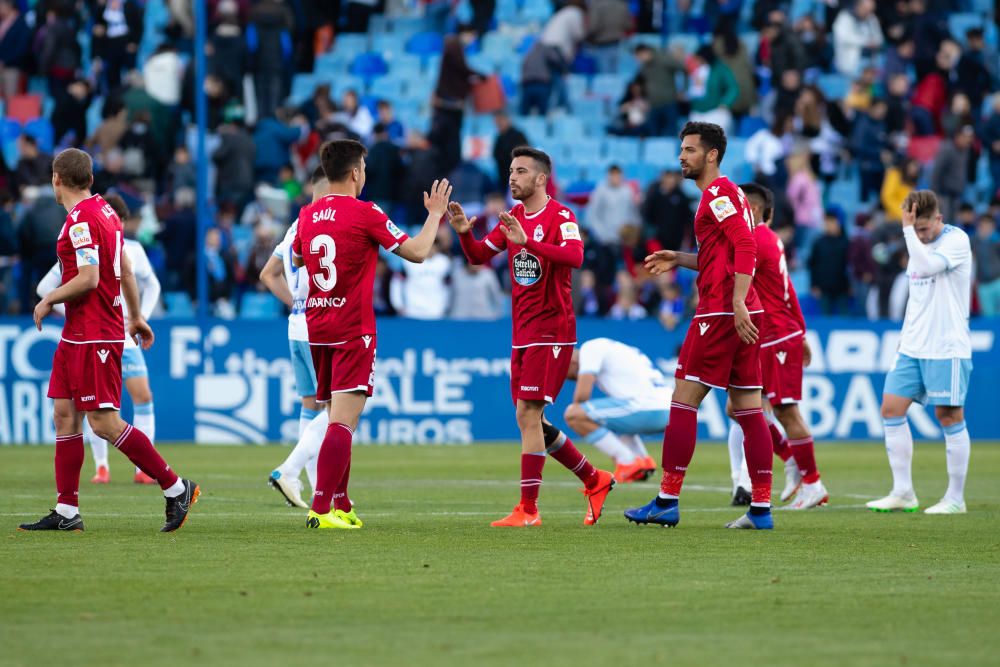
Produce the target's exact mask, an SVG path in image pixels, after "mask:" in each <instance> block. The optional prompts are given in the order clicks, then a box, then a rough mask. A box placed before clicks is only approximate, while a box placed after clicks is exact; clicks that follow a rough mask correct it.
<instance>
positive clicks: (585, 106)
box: [570, 95, 618, 127]
mask: <svg viewBox="0 0 1000 667" xmlns="http://www.w3.org/2000/svg"><path fill="white" fill-rule="evenodd" d="M570 99H572V100H573V115H574V116H576V117H577V118H579V119H581V120H583V121H584V122H587V121H590V120H593V119H597V120H598V121H600V123H601V127H603V126H605V125H607V123H608V120H609V118H608V112H607V109H608V108H614V107H615V105H616V103H617V102H618V100H612V101H611V102H610V103H609V102H607V101H606V100H605V99H604V98H601V97H589V96H588V97H581V98H575V99H574V98H573V96H572V95H570Z"/></svg>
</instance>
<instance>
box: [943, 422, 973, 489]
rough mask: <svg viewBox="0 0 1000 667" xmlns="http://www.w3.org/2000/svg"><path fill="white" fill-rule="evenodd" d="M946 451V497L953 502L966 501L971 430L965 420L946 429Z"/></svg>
mask: <svg viewBox="0 0 1000 667" xmlns="http://www.w3.org/2000/svg"><path fill="white" fill-rule="evenodd" d="M944 445H945V453H946V456H947V459H948V491H947V492H946V493H945V494H944V497H945V498H947V499H948V500H950V501H952V502H953V503H963V502H965V476H966V474H967V473H968V472H969V451H970V450H971V448H972V447H971V443H970V442H969V430H968V429H967V428H966V427H965V422H964V421H962V422H959V423H958V424H955V425H954V426H949V427H947V428H946V429H944Z"/></svg>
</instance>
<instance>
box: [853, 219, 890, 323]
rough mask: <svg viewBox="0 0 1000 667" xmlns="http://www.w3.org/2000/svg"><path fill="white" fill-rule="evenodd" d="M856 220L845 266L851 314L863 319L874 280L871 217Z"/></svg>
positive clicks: (874, 268)
mask: <svg viewBox="0 0 1000 667" xmlns="http://www.w3.org/2000/svg"><path fill="white" fill-rule="evenodd" d="M900 208H902V204H901V205H900ZM858 218H859V219H858V220H857V222H855V224H854V231H853V232H852V234H851V240H850V242H849V243H848V245H847V266H848V272H849V274H850V279H851V295H852V296H853V297H854V300H853V304H854V308H853V310H852V312H851V314H852V315H855V316H858V317H863V316H865V314H866V312H867V307H868V293H869V292H870V291H871V288H872V283H873V282H874V280H875V271H876V267H875V260H874V259H872V234H871V230H870V229H869V227H870V225H871V217H870V216H859V217H858ZM872 319H875V318H874V317H873V318H872Z"/></svg>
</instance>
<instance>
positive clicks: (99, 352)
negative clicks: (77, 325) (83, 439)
mask: <svg viewBox="0 0 1000 667" xmlns="http://www.w3.org/2000/svg"><path fill="white" fill-rule="evenodd" d="M124 347H125V343H67V342H66V341H64V340H61V341H59V345H58V347H56V354H55V356H54V357H52V377H51V378H50V379H49V394H48V396H49V398H69V399H72V400H73V405H75V406H76V410H77V412H90V411H92V410H100V409H103V408H113V409H115V410H120V409H121V403H122V349H123V348H124Z"/></svg>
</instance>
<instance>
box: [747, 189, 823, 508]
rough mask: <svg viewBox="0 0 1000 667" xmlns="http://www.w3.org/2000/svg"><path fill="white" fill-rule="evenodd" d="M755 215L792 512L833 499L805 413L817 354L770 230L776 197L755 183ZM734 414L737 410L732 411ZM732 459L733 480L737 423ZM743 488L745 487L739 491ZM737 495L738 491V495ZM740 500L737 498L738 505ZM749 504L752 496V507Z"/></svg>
mask: <svg viewBox="0 0 1000 667" xmlns="http://www.w3.org/2000/svg"><path fill="white" fill-rule="evenodd" d="M740 189H742V190H743V193H744V194H745V195H746V196H747V201H748V202H749V203H750V210H751V211H752V212H753V216H754V220H755V221H757V224H756V225H755V226H754V230H753V233H754V238H755V239H756V241H757V269H756V272H755V273H754V277H753V285H754V289H755V290H757V295H758V296H759V297H760V300H761V303H762V304H763V306H764V320H763V326H762V327H761V333H760V339H761V343H760V371H761V379H762V380H763V381H764V397H765V398H766V399H767V400H768V401H770V403H771V406H772V407H773V409H774V414H773V417H772V415H771V413H770V412H765V414H766V415H767V416H768V417H769V421H770V424H769V425H768V428H769V429H770V432H771V443H772V445H773V447H774V453H775V455H777V456H778V457H779V458H781V460H782V461H784V463H785V490H784V491H782V493H781V500H782V501H783V502H787V501H788V500H790V499H791V498H792V495H793V494H795V493H796V491H798V495H797V496H795V500H794V501H793V502H792V504H791V505H789V506H788V508H789V509H793V510H804V509H809V508H811V507H816V506H818V505H823V504H825V503H826V502H827V501H828V500H829V496H828V494H827V491H826V488H825V487H824V486H823V482H821V481H820V479H819V470H818V469H817V467H816V454H815V451H814V447H813V439H812V434H811V433H810V432H809V427H808V426H806V423H805V420H804V419H802V413H800V412H799V401H801V400H802V373H803V368H805V367H806V366H808V365H809V361H810V359H811V358H812V353H811V351H810V350H809V345H808V344H807V343H806V338H805V333H806V321H805V318H803V317H802V309H801V308H800V307H799V298H798V296H797V295H796V294H795V286H794V285H792V282H791V280H789V279H788V262H787V261H786V259H785V246H784V244H783V243H782V242H781V239H780V238H778V235H777V234H775V233H774V231H773V230H772V229H771V222H772V219H773V217H772V216H773V213H774V195H773V194H772V193H771V191H770V190H768V189H767V188H765V187H764V186H762V185H758V184H756V183H747V184H744V185H741V186H740ZM729 408H730V412H731V411H732V405H731V404H730V406H729ZM774 418H777V420H778V422H779V423H780V424H781V426H782V428H784V429H785V433H787V434H788V437H787V438H786V437H785V434H783V433H782V432H781V431H780V430H779V429H778V427H777V426H776V425H775V424H774V421H773V419H774ZM729 459H730V464H731V466H732V472H733V478H734V480H735V479H737V477H738V476H739V475H741V474H744V473H741V470H745V467H744V465H743V461H744V459H743V430H742V429H741V428H740V425H739V423H738V422H736V421H734V422H733V424H732V426H731V429H730V433H729ZM739 488H744V487H742V486H740V487H738V489H739ZM737 493H738V491H737ZM735 501H736V498H734V504H735ZM749 501H750V498H749V494H747V502H749Z"/></svg>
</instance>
